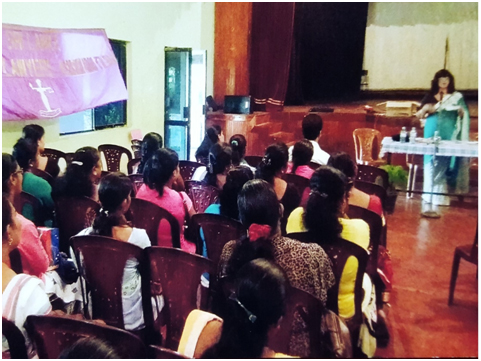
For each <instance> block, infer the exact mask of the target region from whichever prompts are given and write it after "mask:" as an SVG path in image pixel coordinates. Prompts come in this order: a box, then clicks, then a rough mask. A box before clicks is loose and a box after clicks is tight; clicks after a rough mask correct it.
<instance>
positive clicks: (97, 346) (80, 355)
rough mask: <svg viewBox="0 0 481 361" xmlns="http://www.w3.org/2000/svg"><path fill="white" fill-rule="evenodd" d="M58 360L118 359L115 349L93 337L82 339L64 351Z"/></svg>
mask: <svg viewBox="0 0 481 361" xmlns="http://www.w3.org/2000/svg"><path fill="white" fill-rule="evenodd" d="M58 358H59V359H77V360H78V359H118V358H120V356H119V355H117V352H116V351H115V349H114V348H113V347H112V346H111V345H110V344H108V343H107V342H106V341H104V340H101V339H98V338H95V337H83V338H81V339H79V340H77V341H75V342H74V343H73V344H72V345H71V346H70V347H68V348H66V349H64V350H63V351H62V352H61V353H60V355H59V356H58Z"/></svg>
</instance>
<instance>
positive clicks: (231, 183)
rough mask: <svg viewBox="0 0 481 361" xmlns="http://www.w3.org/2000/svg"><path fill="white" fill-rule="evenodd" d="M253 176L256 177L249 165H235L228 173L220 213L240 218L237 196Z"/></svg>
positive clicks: (220, 198) (221, 198) (221, 197)
mask: <svg viewBox="0 0 481 361" xmlns="http://www.w3.org/2000/svg"><path fill="white" fill-rule="evenodd" d="M252 178H254V175H253V174H252V171H251V170H250V168H248V167H243V166H240V167H235V168H232V169H231V170H230V171H229V172H228V173H227V177H226V182H225V184H224V187H223V188H222V193H221V194H220V197H219V200H220V214H222V215H223V216H226V217H229V218H233V219H237V220H238V219H239V208H238V207H237V197H238V195H239V192H240V191H241V189H242V187H243V186H244V184H245V183H246V182H247V181H249V180H251V179H252Z"/></svg>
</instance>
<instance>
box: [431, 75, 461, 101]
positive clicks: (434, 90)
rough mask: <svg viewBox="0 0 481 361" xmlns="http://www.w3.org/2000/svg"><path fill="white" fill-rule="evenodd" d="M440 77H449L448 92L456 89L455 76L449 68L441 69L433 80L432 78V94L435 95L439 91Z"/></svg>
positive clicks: (450, 92)
mask: <svg viewBox="0 0 481 361" xmlns="http://www.w3.org/2000/svg"><path fill="white" fill-rule="evenodd" d="M439 78H449V85H448V94H452V93H454V92H455V91H456V87H455V86H454V76H453V74H451V72H449V70H447V69H441V70H439V71H438V72H436V74H434V78H433V80H431V94H432V95H433V96H434V95H436V94H437V93H438V91H439Z"/></svg>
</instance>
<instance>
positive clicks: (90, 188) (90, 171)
mask: <svg viewBox="0 0 481 361" xmlns="http://www.w3.org/2000/svg"><path fill="white" fill-rule="evenodd" d="M101 174H102V162H101V160H100V154H99V152H98V150H97V149H95V148H93V147H82V148H80V149H78V150H77V151H76V152H75V153H74V155H73V157H72V161H71V162H70V164H69V165H68V166H67V170H66V171H65V176H64V179H63V181H64V182H65V190H64V193H65V194H63V195H64V196H67V197H82V196H85V197H92V196H93V194H94V188H95V187H94V184H95V183H96V182H98V181H99V179H100V176H101Z"/></svg>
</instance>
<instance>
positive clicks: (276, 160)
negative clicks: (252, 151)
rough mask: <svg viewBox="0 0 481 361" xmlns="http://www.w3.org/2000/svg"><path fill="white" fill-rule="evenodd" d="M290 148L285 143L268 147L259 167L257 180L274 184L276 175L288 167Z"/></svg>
mask: <svg viewBox="0 0 481 361" xmlns="http://www.w3.org/2000/svg"><path fill="white" fill-rule="evenodd" d="M288 159H289V153H288V148H287V146H286V145H285V144H284V143H274V144H271V145H270V146H268V147H267V149H266V153H265V155H264V158H262V161H261V162H260V163H259V165H258V166H257V170H256V178H260V179H264V180H265V181H267V182H269V183H270V184H274V177H275V175H276V174H277V173H278V172H280V171H281V170H282V169H283V168H285V167H286V166H287V160H288Z"/></svg>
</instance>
